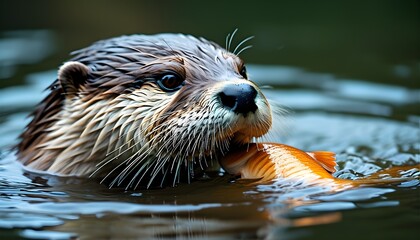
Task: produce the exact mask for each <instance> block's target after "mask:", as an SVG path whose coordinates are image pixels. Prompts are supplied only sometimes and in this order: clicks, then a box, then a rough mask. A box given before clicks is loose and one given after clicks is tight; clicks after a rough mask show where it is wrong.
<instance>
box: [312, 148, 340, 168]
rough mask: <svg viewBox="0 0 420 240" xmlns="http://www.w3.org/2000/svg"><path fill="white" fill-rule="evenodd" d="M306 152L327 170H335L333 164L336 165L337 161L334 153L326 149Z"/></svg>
mask: <svg viewBox="0 0 420 240" xmlns="http://www.w3.org/2000/svg"><path fill="white" fill-rule="evenodd" d="M308 154H309V156H311V157H312V158H313V159H315V161H316V162H317V163H318V164H319V165H321V166H322V167H323V168H324V169H325V170H327V171H328V172H330V173H334V172H335V171H336V170H335V166H337V163H336V162H335V153H333V152H327V151H315V152H308Z"/></svg>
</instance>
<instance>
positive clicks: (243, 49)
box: [236, 45, 252, 56]
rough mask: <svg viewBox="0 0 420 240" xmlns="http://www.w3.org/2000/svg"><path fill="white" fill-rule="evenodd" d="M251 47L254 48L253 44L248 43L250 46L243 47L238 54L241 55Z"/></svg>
mask: <svg viewBox="0 0 420 240" xmlns="http://www.w3.org/2000/svg"><path fill="white" fill-rule="evenodd" d="M250 48H252V45H248V46H246V47H244V48H242V49H241V50H240V51H239V52H238V53H237V54H236V55H237V56H239V55H240V54H241V53H242V52H243V51H245V50H247V49H250Z"/></svg>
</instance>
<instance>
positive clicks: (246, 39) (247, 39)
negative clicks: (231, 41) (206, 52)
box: [232, 36, 254, 55]
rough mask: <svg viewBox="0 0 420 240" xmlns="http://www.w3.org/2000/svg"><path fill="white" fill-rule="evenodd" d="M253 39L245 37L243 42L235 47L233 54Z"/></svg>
mask: <svg viewBox="0 0 420 240" xmlns="http://www.w3.org/2000/svg"><path fill="white" fill-rule="evenodd" d="M253 38H254V36H249V37H247V38H245V39H244V40H242V41H241V42H240V43H239V44H238V45H237V46H236V48H235V50H233V52H232V53H233V54H236V50H238V49H239V48H240V47H241V46H242V44H244V43H246V42H248V41H249V40H251V39H253ZM236 55H239V54H236Z"/></svg>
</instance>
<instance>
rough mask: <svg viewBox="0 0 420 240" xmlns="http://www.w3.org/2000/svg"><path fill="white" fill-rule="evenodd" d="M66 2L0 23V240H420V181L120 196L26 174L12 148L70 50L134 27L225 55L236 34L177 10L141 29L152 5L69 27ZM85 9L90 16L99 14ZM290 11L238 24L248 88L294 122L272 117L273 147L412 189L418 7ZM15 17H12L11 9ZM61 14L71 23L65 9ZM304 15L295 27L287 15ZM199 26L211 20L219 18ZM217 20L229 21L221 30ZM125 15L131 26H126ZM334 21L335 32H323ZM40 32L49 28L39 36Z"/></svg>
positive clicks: (200, 186)
mask: <svg viewBox="0 0 420 240" xmlns="http://www.w3.org/2000/svg"><path fill="white" fill-rule="evenodd" d="M27 4H31V3H27ZM61 4H62V5H60V4H57V3H54V2H51V3H50V4H49V5H48V6H49V9H50V11H49V14H46V16H40V15H39V14H40V13H42V11H41V10H42V9H41V8H42V6H43V5H42V4H41V5H39V6H38V5H36V6H35V5H34V6H28V8H25V9H30V10H31V11H30V12H28V11H27V10H25V9H21V11H24V13H22V14H21V15H20V19H19V21H18V20H17V19H14V18H12V17H11V16H12V14H8V13H6V12H2V14H1V15H2V17H3V18H4V19H7V17H9V18H10V19H12V20H13V21H7V22H8V24H9V25H7V26H10V27H4V25H0V26H3V27H2V29H7V31H2V32H0V86H1V87H2V88H1V89H0V238H1V239H19V238H22V239H47V238H48V239H75V238H82V239H109V238H117V239H127V238H143V239H154V238H156V239H160V238H175V237H178V238H181V239H182V238H185V239H231V238H236V239H256V238H268V239H397V238H400V239H416V238H417V237H418V236H419V234H420V229H419V226H420V191H419V186H420V183H419V181H418V180H407V181H404V182H401V183H399V184H393V185H385V186H380V187H379V186H378V187H365V188H359V189H353V190H347V191H344V192H339V193H331V192H327V191H326V190H325V189H322V188H319V187H302V186H299V185H298V184H295V183H290V182H287V181H282V180H278V181H274V182H272V183H268V184H263V185H255V184H250V183H249V182H247V181H237V180H235V179H233V178H232V177H231V176H228V175H224V174H222V173H221V174H220V176H210V178H204V179H199V180H198V181H196V182H193V183H192V184H189V185H188V184H183V185H180V186H178V187H176V188H165V189H159V190H157V189H152V190H132V191H125V190H123V189H118V188H112V189H109V188H107V186H105V185H101V184H99V183H97V182H95V181H92V180H89V179H78V178H60V177H56V176H48V175H45V174H36V173H28V172H24V171H23V170H22V168H21V166H20V165H19V164H18V163H16V161H15V157H14V154H13V151H10V150H9V147H10V146H13V144H15V143H16V139H17V137H18V135H19V134H20V133H21V132H22V130H23V128H24V126H25V125H26V124H27V123H28V121H29V119H28V118H27V117H26V116H27V115H28V114H29V112H30V111H31V110H32V109H33V107H34V105H35V104H36V103H37V102H39V101H40V100H41V99H42V98H43V97H44V96H45V94H46V93H45V92H43V89H44V88H45V87H46V86H48V84H49V83H50V82H51V81H52V80H53V79H55V77H56V67H57V66H58V65H59V64H60V63H61V61H64V60H65V59H66V58H67V57H66V54H67V53H68V52H70V51H71V50H74V49H77V48H81V47H84V46H86V45H87V44H89V43H90V42H91V41H94V40H96V39H100V38H104V37H110V36H115V35H120V34H124V33H130V32H139V30H138V28H139V25H140V28H141V29H142V31H143V32H153V31H181V32H191V33H195V34H198V35H204V36H206V37H208V38H211V39H212V40H216V41H217V42H219V43H221V44H223V36H224V35H226V34H227V32H230V31H232V29H233V28H234V27H235V26H230V25H229V24H224V25H229V26H221V29H218V30H217V31H209V30H210V29H211V26H213V25H214V22H211V23H210V22H206V21H204V20H203V21H202V22H200V24H201V25H200V27H199V28H198V27H197V26H195V25H194V26H193V25H191V24H190V23H189V22H190V21H191V18H192V16H190V15H185V16H179V19H177V20H176V21H174V22H172V20H174V19H173V18H171V16H173V15H171V14H169V13H172V11H171V10H169V9H172V8H174V7H175V6H171V8H168V9H162V10H161V11H162V12H161V14H160V17H161V19H162V21H158V20H156V21H155V22H153V23H148V24H147V25H145V26H143V25H141V24H140V23H141V22H144V21H145V19H150V18H151V16H149V15H150V14H151V13H153V12H152V11H150V12H149V11H140V10H138V9H143V8H146V9H147V8H152V7H153V4H151V5H146V4H143V5H142V8H140V7H139V8H133V7H132V8H130V9H125V11H122V10H121V9H120V8H123V7H122V5H121V6H119V5H118V8H117V6H115V5H112V4H104V3H102V2H101V4H102V5H103V6H102V7H103V8H101V9H100V11H95V12H98V13H97V14H98V15H96V16H97V18H100V17H101V16H111V13H112V16H114V17H112V18H109V17H104V18H102V21H103V22H104V23H99V22H95V20H94V19H91V14H92V12H91V13H89V12H87V13H84V12H83V11H81V10H80V11H79V10H77V11H78V13H79V14H80V16H79V17H77V18H71V16H73V15H72V11H76V9H77V8H76V7H74V8H72V5H74V3H72V4H70V2H69V3H65V2H64V1H63V3H61ZM86 4H87V5H86V6H85V7H86V8H83V9H88V8H89V6H90V5H91V4H92V5H95V4H94V3H91V2H89V3H86ZM131 4H134V3H131ZM179 4H180V5H181V6H177V7H179V9H186V10H185V11H188V12H189V13H196V12H199V10H198V9H200V8H199V7H198V6H197V7H196V8H194V7H191V6H189V5H191V4H190V3H186V2H184V3H179ZM283 4H284V5H281V6H277V7H274V6H271V7H270V9H268V7H267V9H265V11H266V13H267V14H264V15H261V16H260V17H254V18H250V20H246V19H248V17H245V16H246V14H241V15H240V16H238V18H239V19H240V20H241V21H239V23H242V26H241V25H239V27H240V31H242V32H245V33H248V32H251V33H252V34H255V35H256V39H255V42H253V44H254V45H255V48H254V49H253V50H251V51H249V52H248V53H247V55H244V58H245V59H246V60H247V62H250V63H259V64H248V65H247V68H248V71H249V74H250V76H251V78H252V79H253V80H254V81H256V82H257V83H258V84H259V85H260V86H263V90H264V93H265V94H266V96H267V97H268V98H269V99H270V102H271V103H272V104H273V105H274V106H275V108H276V106H283V107H286V108H287V109H288V110H289V114H288V115H287V116H285V117H277V118H276V119H275V120H276V122H275V125H274V129H273V133H272V134H270V135H269V136H267V138H266V140H267V141H276V142H282V143H286V144H290V145H292V146H295V147H298V148H301V149H305V150H308V151H310V150H331V151H335V152H337V153H338V156H337V162H338V165H339V169H338V171H337V172H336V173H335V175H336V176H337V177H341V178H347V179H356V178H361V177H365V176H370V175H372V174H375V173H377V172H378V171H380V170H382V169H385V168H387V167H390V166H397V167H398V166H404V165H409V166H413V167H412V168H411V169H410V168H409V169H407V170H405V171H401V172H399V173H398V175H399V176H401V177H417V178H418V177H419V175H420V170H419V167H418V165H419V164H420V157H419V154H420V128H419V126H420V112H419V110H418V109H420V85H419V81H418V80H419V79H418V77H419V76H420V70H419V68H418V64H419V61H418V60H419V56H418V51H416V49H417V50H418V46H417V45H418V41H416V39H417V40H418V39H419V38H418V30H416V29H418V28H417V27H418V18H416V16H417V17H418V13H417V15H416V14H415V13H414V14H413V11H414V10H410V9H416V8H415V7H412V6H411V5H413V2H410V1H407V2H406V3H405V4H400V5H398V6H396V5H395V6H394V4H391V3H382V2H381V4H380V5H381V6H383V8H378V6H377V5H375V4H373V3H370V4H368V3H366V4H364V5H363V6H364V7H363V8H360V7H357V6H356V7H352V6H353V5H354V4H353V3H351V4H349V5H348V6H347V7H345V9H346V11H343V12H341V13H340V12H338V11H337V12H335V11H331V9H337V8H334V6H332V7H331V6H330V3H327V4H325V3H319V6H308V8H305V9H301V8H300V7H298V6H296V5H294V4H291V3H287V4H285V3H283ZM414 5H416V4H414ZM60 6H61V8H60ZM97 6H98V4H97V3H96V5H95V7H97ZM133 6H134V5H133ZM9 7H10V8H12V9H14V8H16V7H18V6H15V4H14V3H10V5H9ZM44 7H45V6H44ZM63 8H65V9H67V10H68V11H58V10H57V9H63ZM355 8H356V9H355ZM0 9H5V8H0ZM115 9H120V10H121V11H116V10H115ZM159 9H161V6H159ZM209 9H210V10H209V11H211V9H213V8H212V7H209ZM223 9H224V10H223V11H225V12H226V11H233V9H237V6H231V5H230V4H228V5H226V6H225V7H224V8H223ZM250 9H251V10H252V13H254V11H256V12H258V11H259V10H258V9H256V8H254V7H253V6H252V5H250V6H248V5H247V6H243V8H242V13H249V14H251V11H250ZM308 9H311V11H310V10H308ZM131 10H132V11H134V10H136V11H134V12H135V14H134V13H133V12H131ZM213 10H214V9H213ZM298 10H299V11H298ZM352 10H354V11H356V10H357V13H358V15H357V16H358V17H357V18H355V17H354V16H355V15H352V14H346V12H347V11H349V12H350V13H351V12H352ZM296 11H298V12H299V13H300V15H299V17H298V16H294V15H292V14H291V13H292V12H296ZM354 11H353V13H354ZM59 12H60V14H59ZM122 12H124V14H122ZM73 13H74V12H73ZM139 13H141V14H139ZM203 14H204V15H205V16H207V14H209V16H208V18H206V19H213V20H212V21H214V14H211V13H207V12H206V13H203ZM47 15H48V17H50V18H54V19H55V21H56V22H57V24H56V25H55V24H54V22H55V21H50V22H48V23H46V22H43V20H45V19H49V18H48V17H47ZM210 15H211V16H213V18H211V16H210ZM222 15H223V14H220V17H221V19H222V20H221V21H226V18H223V17H222ZM13 16H14V15H13ZM62 16H64V17H62ZM126 16H131V17H133V18H135V19H137V21H126V20H124V19H129V18H128V17H127V18H124V17H126ZM273 16H277V18H278V19H276V18H274V17H273ZM326 16H327V17H328V16H330V17H331V16H333V17H334V20H335V21H331V22H329V21H327V20H326V19H327V17H326ZM65 19H67V20H65ZM68 19H71V20H72V21H75V23H74V25H72V24H73V23H70V22H72V21H69V20H68ZM168 19H169V20H170V21H169V20H168ZM67 21H68V22H67ZM117 21H120V22H117ZM288 21H289V22H288ZM305 21H308V22H309V23H310V24H307V25H305ZM5 22H6V21H5ZM163 22H169V23H171V24H172V25H171V24H169V23H168V24H169V25H165V24H163ZM175 22H176V23H175ZM390 22H392V24H391V23H390ZM2 23H4V22H2ZM29 23H32V24H34V25H35V26H42V27H43V28H44V29H43V30H39V29H35V30H25V29H26V28H29V29H31V28H36V27H34V26H32V25H31V24H29ZM40 23H42V24H44V25H42V24H41V25H36V24H40ZM82 23H83V24H82ZM117 23H119V24H121V25H118V24H117ZM388 23H389V24H388ZM25 24H27V25H25ZM112 24H114V25H112ZM130 24H131V25H130ZM222 25H223V24H222ZM93 26H95V28H94V29H95V31H92V29H93ZM104 26H106V27H104ZM244 26H245V27H244ZM72 27H74V28H72ZM38 28H39V27H38ZM16 29H19V31H16ZM22 29H24V30H22ZM115 29H117V30H115ZM118 31H120V32H118ZM314 32H316V33H318V35H315V34H314ZM76 33H77V34H76ZM79 33H83V36H81V35H80V34H79ZM335 33H336V35H334V34H335ZM314 36H318V37H314ZM220 39H221V40H220ZM378 39H379V40H378ZM219 40H220V41H219ZM375 40H377V41H375ZM302 48H303V49H302ZM281 49H282V50H281ZM273 50H275V51H273ZM416 52H417V53H416ZM317 56H318V57H320V56H321V57H320V58H317ZM337 59H338V60H337ZM391 59H392V60H391ZM308 69H311V70H308ZM264 86H270V87H264ZM381 177H382V178H387V177H388V176H381Z"/></svg>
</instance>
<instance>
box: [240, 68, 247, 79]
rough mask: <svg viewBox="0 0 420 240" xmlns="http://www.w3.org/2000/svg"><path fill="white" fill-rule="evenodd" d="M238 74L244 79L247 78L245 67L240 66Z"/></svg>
mask: <svg viewBox="0 0 420 240" xmlns="http://www.w3.org/2000/svg"><path fill="white" fill-rule="evenodd" d="M239 74H241V76H242V77H243V78H245V79H248V76H247V74H246V67H245V66H242V68H241V71H240V72H239Z"/></svg>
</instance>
